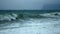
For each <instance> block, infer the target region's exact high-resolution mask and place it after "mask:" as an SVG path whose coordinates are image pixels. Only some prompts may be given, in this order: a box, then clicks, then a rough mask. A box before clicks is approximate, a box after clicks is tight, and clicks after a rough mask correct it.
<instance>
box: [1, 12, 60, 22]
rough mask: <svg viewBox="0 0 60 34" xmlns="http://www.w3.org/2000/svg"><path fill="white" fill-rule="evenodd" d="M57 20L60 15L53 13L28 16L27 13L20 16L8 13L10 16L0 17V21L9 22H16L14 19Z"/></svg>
mask: <svg viewBox="0 0 60 34" xmlns="http://www.w3.org/2000/svg"><path fill="white" fill-rule="evenodd" d="M52 17H53V18H59V17H60V13H59V12H55V13H44V14H28V13H26V14H25V13H22V14H17V13H16V14H15V13H10V14H2V15H0V21H4V20H6V21H11V20H16V19H26V18H52Z"/></svg>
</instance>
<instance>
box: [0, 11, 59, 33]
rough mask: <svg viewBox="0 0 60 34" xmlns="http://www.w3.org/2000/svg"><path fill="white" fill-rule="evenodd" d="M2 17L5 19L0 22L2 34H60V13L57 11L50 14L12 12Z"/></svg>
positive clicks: (0, 17)
mask: <svg viewBox="0 0 60 34" xmlns="http://www.w3.org/2000/svg"><path fill="white" fill-rule="evenodd" d="M7 12H8V11H7ZM1 13H2V12H1ZM13 14H14V15H13ZM0 15H2V16H0V19H3V18H4V19H3V20H0V34H60V13H59V12H57V11H56V12H49V13H48V12H47V11H46V12H44V13H43V12H42V13H41V12H37V11H35V12H32V13H31V12H22V11H21V12H14V11H12V12H8V13H4V14H0ZM9 15H10V16H9ZM5 16H6V17H7V18H9V19H7V18H5ZM11 17H13V18H14V19H13V18H11ZM15 18H17V19H15ZM6 19H7V20H6Z"/></svg>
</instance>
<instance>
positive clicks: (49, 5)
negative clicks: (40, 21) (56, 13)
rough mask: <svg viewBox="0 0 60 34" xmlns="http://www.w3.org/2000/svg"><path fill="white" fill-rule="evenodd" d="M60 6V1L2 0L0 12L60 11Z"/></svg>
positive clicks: (0, 1)
mask: <svg viewBox="0 0 60 34" xmlns="http://www.w3.org/2000/svg"><path fill="white" fill-rule="evenodd" d="M59 5H60V0H0V10H41V9H45V8H46V9H60V6H59ZM53 6H54V7H53ZM57 6H58V7H57Z"/></svg>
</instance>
